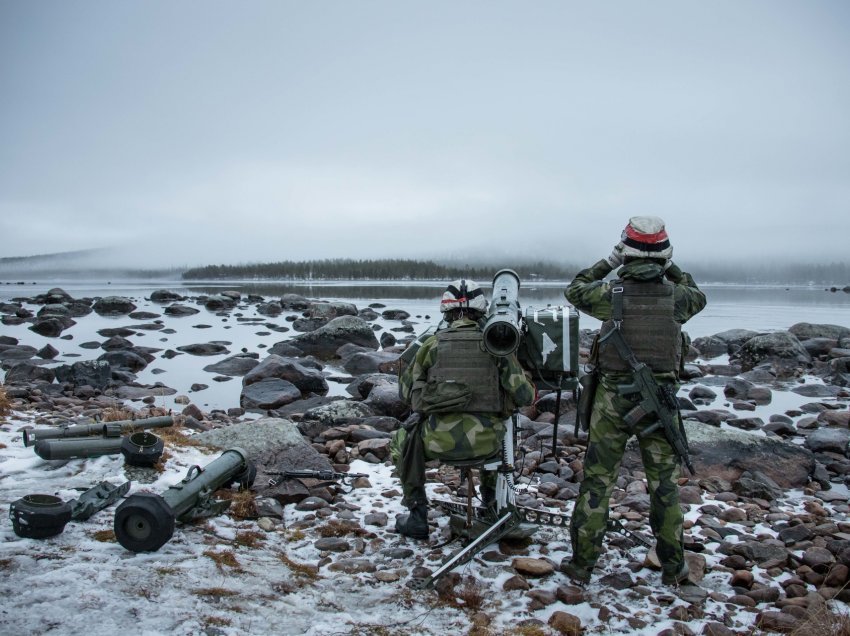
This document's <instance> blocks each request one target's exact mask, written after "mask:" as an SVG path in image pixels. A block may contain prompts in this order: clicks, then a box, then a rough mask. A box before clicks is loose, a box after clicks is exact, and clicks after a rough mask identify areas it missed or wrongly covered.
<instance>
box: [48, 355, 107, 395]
mask: <svg viewBox="0 0 850 636" xmlns="http://www.w3.org/2000/svg"><path fill="white" fill-rule="evenodd" d="M54 372H55V373H56V379H57V380H58V381H59V382H66V383H69V384H73V385H74V386H86V385H88V386H91V387H93V388H95V389H105V388H106V387H107V386H108V385H109V380H110V379H111V377H112V368H111V367H110V365H109V362H107V361H106V360H83V361H80V362H75V363H74V364H71V365H67V364H63V365H60V366H58V367H56V368H54Z"/></svg>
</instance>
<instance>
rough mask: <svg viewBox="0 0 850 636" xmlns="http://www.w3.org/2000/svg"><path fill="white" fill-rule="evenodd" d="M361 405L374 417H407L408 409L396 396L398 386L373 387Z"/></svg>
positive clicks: (381, 385)
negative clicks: (373, 414)
mask: <svg viewBox="0 0 850 636" xmlns="http://www.w3.org/2000/svg"><path fill="white" fill-rule="evenodd" d="M363 403H364V404H365V405H366V406H368V407H369V409H371V411H372V412H373V413H375V414H376V415H385V416H389V417H392V418H396V419H400V418H403V417H405V416H406V415H407V413H408V412H409V411H410V407H409V406H408V405H407V404H406V403H405V402H403V401H402V400H401V398H400V397H399V395H398V384H396V383H386V384H380V385H377V386H375V387H374V388H373V389H372V390H371V391H370V392H369V397H367V398H366V399H365V400H364V401H363Z"/></svg>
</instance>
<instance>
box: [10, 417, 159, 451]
mask: <svg viewBox="0 0 850 636" xmlns="http://www.w3.org/2000/svg"><path fill="white" fill-rule="evenodd" d="M173 425H174V418H173V417H172V416H170V415H167V416H163V417H148V418H146V419H141V420H121V421H120V422H97V423H95V424H79V425H75V426H60V427H59V428H33V429H29V430H24V432H23V434H24V446H32V445H33V444H35V443H36V442H38V441H41V440H48V439H65V438H68V437H121V435H123V434H125V433H129V432H131V431H137V430H145V429H149V428H162V427H165V426H173Z"/></svg>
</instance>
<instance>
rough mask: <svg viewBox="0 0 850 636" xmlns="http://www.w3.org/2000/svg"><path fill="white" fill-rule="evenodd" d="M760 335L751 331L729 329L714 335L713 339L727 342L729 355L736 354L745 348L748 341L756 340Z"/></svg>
mask: <svg viewBox="0 0 850 636" xmlns="http://www.w3.org/2000/svg"><path fill="white" fill-rule="evenodd" d="M758 335H760V333H759V332H758V331H750V330H749V329H729V330H727V331H721V332H720V333H716V334H714V335H713V336H712V338H717V339H718V340H722V341H723V342H725V343H726V347H727V352H728V353H735V352H736V351H738V349H740V348H741V347H742V346H744V343H745V342H746V341H747V340H750V339H752V338H755V337H756V336H758Z"/></svg>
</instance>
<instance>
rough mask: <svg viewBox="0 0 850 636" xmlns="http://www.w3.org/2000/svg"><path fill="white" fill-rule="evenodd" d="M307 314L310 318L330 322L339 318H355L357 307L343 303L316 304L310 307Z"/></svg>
mask: <svg viewBox="0 0 850 636" xmlns="http://www.w3.org/2000/svg"><path fill="white" fill-rule="evenodd" d="M307 313H308V315H309V317H310V318H319V319H324V320H332V319H333V318H338V317H339V316H356V315H357V307H356V306H355V305H353V304H351V303H345V302H330V303H327V302H316V303H312V304H311V305H310V308H309V309H308V310H307Z"/></svg>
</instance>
